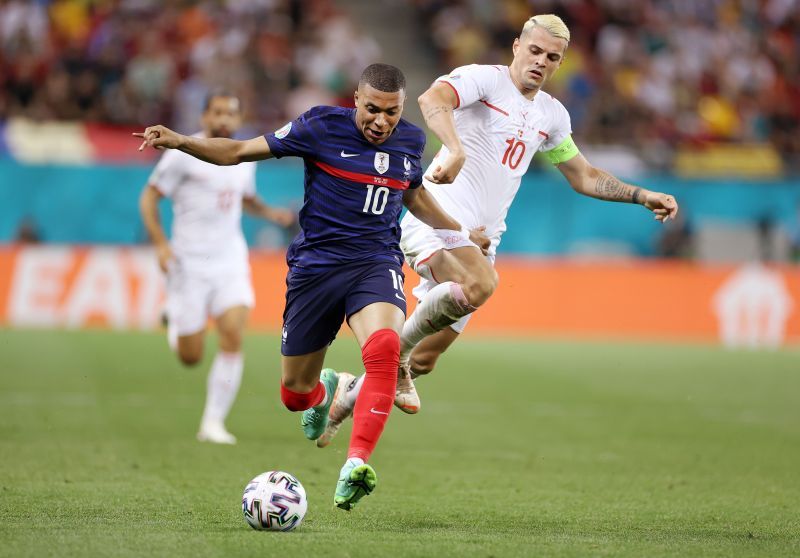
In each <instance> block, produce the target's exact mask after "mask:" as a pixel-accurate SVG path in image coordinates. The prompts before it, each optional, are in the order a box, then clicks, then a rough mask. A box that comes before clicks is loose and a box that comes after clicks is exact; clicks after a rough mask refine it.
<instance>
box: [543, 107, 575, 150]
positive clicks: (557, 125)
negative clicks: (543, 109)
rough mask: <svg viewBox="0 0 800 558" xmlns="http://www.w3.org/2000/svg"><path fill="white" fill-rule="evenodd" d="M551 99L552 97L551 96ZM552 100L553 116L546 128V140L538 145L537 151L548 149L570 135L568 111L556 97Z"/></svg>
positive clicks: (570, 123)
mask: <svg viewBox="0 0 800 558" xmlns="http://www.w3.org/2000/svg"><path fill="white" fill-rule="evenodd" d="M551 99H552V97H551ZM552 102H553V113H552V114H553V118H552V120H551V124H550V126H549V127H548V129H547V134H548V137H547V140H545V142H544V143H542V145H541V146H540V147H539V151H550V150H551V149H555V148H556V147H558V146H560V145H561V144H562V143H564V140H566V139H567V138H568V137H569V136H571V135H572V121H571V120H570V118H569V112H567V109H565V108H564V105H562V104H561V103H560V102H559V101H558V100H557V99H552Z"/></svg>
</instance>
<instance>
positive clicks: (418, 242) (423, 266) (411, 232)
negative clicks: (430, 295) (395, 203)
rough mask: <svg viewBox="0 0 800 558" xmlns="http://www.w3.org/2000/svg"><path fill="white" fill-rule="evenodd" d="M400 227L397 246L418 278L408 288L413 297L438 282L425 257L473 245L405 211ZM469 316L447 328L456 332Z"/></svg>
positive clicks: (455, 233)
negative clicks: (417, 281)
mask: <svg viewBox="0 0 800 558" xmlns="http://www.w3.org/2000/svg"><path fill="white" fill-rule="evenodd" d="M400 226H401V227H402V235H401V237H400V249H401V250H402V251H403V255H404V256H405V259H406V263H407V264H408V267H410V268H411V269H413V270H414V271H415V272H416V273H417V275H419V277H420V280H419V285H417V286H416V287H414V290H413V291H412V292H413V293H414V296H415V297H416V298H417V300H422V299H423V297H424V296H425V293H427V292H428V291H429V290H431V289H432V288H433V287H435V286H436V285H438V284H439V281H437V280H436V277H435V276H434V275H433V272H432V271H431V269H430V267H429V266H428V265H427V262H428V260H430V259H431V258H432V257H433V255H434V254H436V253H437V252H438V251H439V250H452V249H454V248H462V247H464V246H475V247H476V248H477V246H476V245H475V243H474V242H472V241H471V240H469V238H464V237H463V235H461V234H457V233H458V231H440V230H435V229H432V228H431V227H429V226H428V225H426V224H425V223H423V222H422V221H420V220H419V219H417V218H416V217H414V216H413V215H411V214H410V213H406V215H405V217H403V221H402V222H401V223H400ZM487 259H488V260H489V262H491V264H492V265H494V256H487ZM471 316H472V314H467V315H466V316H464V317H463V318H461V319H460V320H458V321H457V322H456V323H454V324H452V325H451V326H450V329H452V330H453V331H455V332H456V333H461V332H462V331H464V328H465V327H467V322H468V321H469V319H470V317H471Z"/></svg>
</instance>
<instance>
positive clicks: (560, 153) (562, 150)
mask: <svg viewBox="0 0 800 558" xmlns="http://www.w3.org/2000/svg"><path fill="white" fill-rule="evenodd" d="M578 153H580V151H578V146H577V145H575V142H574V141H572V136H567V137H566V138H564V141H562V142H561V143H560V144H558V145H557V146H556V147H554V148H553V149H550V150H549V151H544V156H545V157H547V160H548V161H550V162H551V163H553V164H554V165H558V164H560V163H565V162H567V161H569V160H570V159H572V158H573V157H575V155H577V154H578Z"/></svg>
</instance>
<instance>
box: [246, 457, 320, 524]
mask: <svg viewBox="0 0 800 558" xmlns="http://www.w3.org/2000/svg"><path fill="white" fill-rule="evenodd" d="M307 508H308V500H306V489H305V488H303V485H302V484H300V481H299V480H297V479H296V478H295V477H293V476H292V475H290V474H289V473H284V472H283V471H268V472H266V473H261V474H260V475H258V476H257V477H256V478H254V479H253V480H251V481H250V482H249V483H247V486H246V487H245V488H244V495H243V496H242V513H244V519H245V521H247V523H248V524H249V525H250V527H252V528H253V529H257V530H259V531H262V530H268V531H291V530H292V529H295V528H296V527H297V526H298V525H300V524H301V523H302V522H303V517H305V515H306V509H307Z"/></svg>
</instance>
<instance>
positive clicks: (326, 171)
mask: <svg viewBox="0 0 800 558" xmlns="http://www.w3.org/2000/svg"><path fill="white" fill-rule="evenodd" d="M405 96H406V94H405V77H404V76H403V74H402V72H400V70H398V69H397V68H395V67H394V66H389V65H386V64H373V65H371V66H369V67H367V68H366V69H365V70H364V72H363V74H362V76H361V80H360V81H359V84H358V90H357V91H356V93H355V97H354V98H355V105H356V108H355V109H348V108H342V107H324V106H323V107H314V108H312V109H311V110H309V111H308V112H306V113H304V114H302V115H300V116H299V117H298V118H297V119H296V120H294V121H292V122H290V123H288V124H286V125H285V126H284V127H282V128H280V129H279V130H277V131H275V132H274V133H271V134H267V135H266V136H260V137H257V138H254V139H251V140H247V141H236V140H231V139H225V138H212V139H209V138H197V137H188V136H182V135H180V134H177V133H175V132H173V131H172V130H169V129H167V128H165V127H163V126H152V127H149V128H147V129H146V130H145V131H144V132H143V133H139V134H135V135H137V136H138V137H141V138H142V139H143V140H144V141H143V142H142V145H141V147H140V148H139V149H143V148H144V147H146V146H152V147H155V148H160V149H163V148H170V149H179V150H181V151H183V152H185V153H188V154H190V155H192V156H194V157H197V158H198V159H201V160H203V161H208V162H211V163H215V164H218V165H235V164H238V163H240V162H243V161H256V160H261V159H268V158H271V157H284V156H296V157H302V158H303V161H304V163H305V199H304V204H303V208H302V209H301V210H300V219H299V220H300V226H301V229H302V230H301V232H300V233H299V234H298V235H297V238H295V239H294V241H293V242H292V245H291V246H290V248H289V251H288V252H287V263H288V265H289V272H288V275H287V277H286V284H287V291H286V308H285V310H284V314H283V323H284V326H283V342H282V346H281V353H282V355H283V357H282V361H281V362H282V375H281V399H282V401H283V403H284V404H285V405H286V407H287V408H288V409H289V410H291V411H304V413H303V417H302V420H301V424H302V425H303V430H304V432H305V435H306V437H308V438H309V439H312V440H315V439H317V438H319V436H320V435H321V434H322V432H323V431H324V430H325V426H326V424H327V421H328V411H329V408H330V405H331V403H332V401H333V398H334V392H335V390H336V387H337V383H338V376H337V374H336V372H334V371H333V370H331V369H325V370H322V366H323V360H324V357H325V352H326V350H327V348H328V345H330V343H331V342H332V341H333V339H334V338H335V337H336V334H337V332H338V330H339V328H340V327H341V324H342V321H343V320H344V319H346V320H347V323H348V325H349V326H350V329H351V330H352V331H353V333H354V334H355V336H356V339H357V340H358V343H359V345H360V346H361V355H362V360H363V363H364V368H365V370H366V379H365V381H364V384H363V387H362V388H361V392H360V394H359V396H358V399H357V402H356V405H355V409H354V412H353V418H354V425H353V432H352V436H351V439H350V448H349V450H348V454H347V461H346V462H345V464H344V466H343V467H342V470H341V473H340V475H339V481H338V483H337V485H336V493H335V496H334V503H335V504H336V505H337V506H339V507H340V508H343V509H346V510H349V509H350V508H351V507H352V506H353V505H354V504H355V503H356V502H357V501H358V500H360V499H361V498H362V497H363V496H365V495H367V494H369V493H370V492H371V491H372V490H373V489H374V488H375V484H376V480H377V477H376V475H375V471H374V470H373V469H372V467H371V466H370V465H368V464H367V463H366V462H367V460H368V459H369V457H370V455H371V454H372V451H373V450H374V449H375V445H376V444H377V441H378V439H379V438H380V435H381V433H382V432H383V428H384V425H385V424H386V420H387V419H388V417H389V413H390V412H391V409H392V404H393V401H394V396H395V387H396V382H397V371H398V365H399V362H400V361H399V359H400V338H399V333H400V331H401V330H402V328H403V322H404V320H405V312H406V300H405V296H404V294H403V279H404V276H403V271H402V268H401V266H402V262H403V254H402V252H401V251H400V247H399V240H400V224H399V217H400V212H401V210H402V207H403V206H404V205H405V206H406V207H407V208H408V210H409V211H411V212H412V213H413V214H414V215H415V216H416V217H417V218H418V219H420V220H421V221H422V222H424V223H426V224H428V225H429V226H431V227H433V228H434V229H437V230H438V231H439V232H440V234H441V235H442V237H443V239H444V241H445V242H447V241H448V239H458V240H460V241H463V239H464V238H465V237H467V238H472V239H473V241H475V242H476V243H477V244H480V245H482V248H488V239H487V238H486V237H485V236H483V235H482V234H481V233H480V232H478V231H474V232H472V233H470V232H467V231H465V230H464V229H463V227H462V226H461V225H460V224H459V223H458V222H457V221H455V220H453V219H452V218H451V217H450V216H449V215H447V214H446V213H445V212H444V211H443V210H442V209H441V207H440V206H439V205H438V203H437V202H436V201H435V200H434V198H433V197H432V196H431V195H430V194H429V193H428V192H427V191H426V190H425V189H424V188H420V187H419V186H420V185H421V184H422V166H421V157H422V152H423V149H424V147H425V134H424V132H423V131H422V130H420V129H419V128H417V127H416V126H414V125H412V124H410V123H408V122H406V121H405V120H402V119H401V118H400V115H401V113H402V111H403V102H404V101H405Z"/></svg>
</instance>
